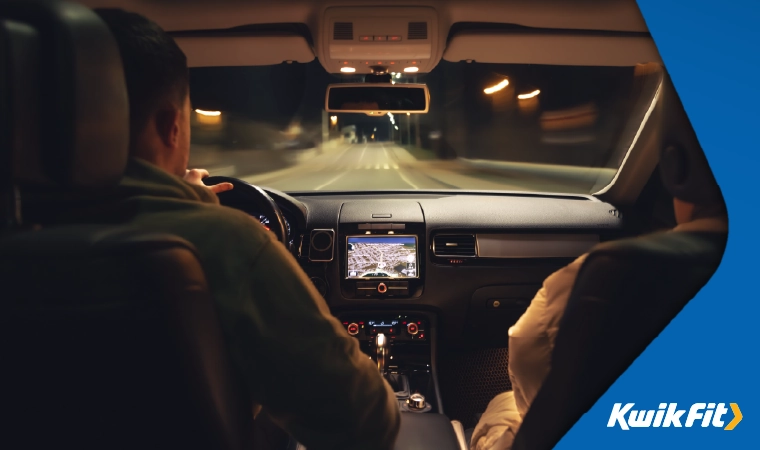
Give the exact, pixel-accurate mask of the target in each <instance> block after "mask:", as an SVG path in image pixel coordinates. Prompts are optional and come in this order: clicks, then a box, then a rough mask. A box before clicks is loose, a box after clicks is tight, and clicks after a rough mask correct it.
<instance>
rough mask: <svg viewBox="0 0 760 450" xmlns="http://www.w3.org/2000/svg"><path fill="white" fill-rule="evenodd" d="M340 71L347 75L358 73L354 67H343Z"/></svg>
mask: <svg viewBox="0 0 760 450" xmlns="http://www.w3.org/2000/svg"><path fill="white" fill-rule="evenodd" d="M340 71H341V72H345V73H353V72H356V69H354V68H353V67H341V68H340Z"/></svg>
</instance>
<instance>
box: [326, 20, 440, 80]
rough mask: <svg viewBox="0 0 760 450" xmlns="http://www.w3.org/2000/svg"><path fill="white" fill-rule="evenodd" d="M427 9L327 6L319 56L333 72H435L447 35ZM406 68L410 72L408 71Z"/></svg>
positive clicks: (330, 71)
mask: <svg viewBox="0 0 760 450" xmlns="http://www.w3.org/2000/svg"><path fill="white" fill-rule="evenodd" d="M438 22H439V21H438V13H437V11H436V10H435V9H433V8H428V7H394V6H378V7H333V8H328V9H326V10H325V14H324V17H323V26H322V30H323V31H322V33H321V34H320V37H321V39H320V42H319V43H318V44H319V45H318V48H319V54H320V58H319V60H320V61H321V62H322V65H323V66H324V67H325V70H327V72H329V73H341V72H343V73H363V74H367V73H371V72H372V70H371V68H372V67H373V66H381V67H384V68H386V69H387V71H388V72H430V71H431V70H432V69H433V67H435V66H436V64H438V61H440V58H441V53H442V47H443V39H444V38H445V37H444V36H442V34H441V33H440V28H439V23H438ZM405 69H406V70H405Z"/></svg>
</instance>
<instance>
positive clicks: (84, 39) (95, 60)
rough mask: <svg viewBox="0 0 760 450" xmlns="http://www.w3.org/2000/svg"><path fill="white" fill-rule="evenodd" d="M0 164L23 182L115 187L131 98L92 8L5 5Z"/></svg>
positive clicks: (0, 13) (0, 32) (28, 0)
mask: <svg viewBox="0 0 760 450" xmlns="http://www.w3.org/2000/svg"><path fill="white" fill-rule="evenodd" d="M0 73H2V75H0V77H2V78H0V157H1V158H2V159H1V160H0V166H2V167H4V169H0V170H4V171H5V172H6V173H2V174H0V176H6V177H5V178H4V179H3V182H6V181H9V182H10V183H12V184H15V185H19V186H35V187H36V186H46V187H52V188H56V189H61V188H81V187H100V186H107V185H110V184H115V183H117V182H118V181H119V179H120V178H121V176H122V175H123V173H124V169H125V168H126V162H127V156H128V148H129V100H128V97H127V88H126V83H125V81H124V73H123V69H122V65H121V57H120V55H119V48H118V46H117V45H116V41H115V40H114V38H113V36H112V35H111V33H110V31H109V29H108V27H107V26H106V24H105V23H104V22H103V21H101V20H100V18H99V17H98V16H97V15H96V14H95V13H94V12H92V11H91V10H89V9H88V8H86V7H84V6H82V5H78V4H74V3H67V2H58V1H44V0H16V1H13V0H11V1H2V2H0Z"/></svg>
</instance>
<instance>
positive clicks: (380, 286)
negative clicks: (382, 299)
mask: <svg viewBox="0 0 760 450" xmlns="http://www.w3.org/2000/svg"><path fill="white" fill-rule="evenodd" d="M377 292H379V293H381V294H385V293H386V292H388V286H386V285H385V283H380V284H378V285H377Z"/></svg>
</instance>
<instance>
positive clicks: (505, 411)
mask: <svg viewBox="0 0 760 450" xmlns="http://www.w3.org/2000/svg"><path fill="white" fill-rule="evenodd" d="M713 186H714V189H716V190H718V187H717V185H713ZM713 197H714V198H717V200H715V201H711V202H710V203H706V204H700V205H697V204H694V203H689V202H686V201H684V200H681V199H679V198H674V199H673V208H674V210H675V216H676V223H677V226H676V227H675V228H674V229H673V230H671V231H670V232H707V233H727V232H728V216H727V213H726V209H725V204H724V203H723V201H722V199H721V196H720V195H717V196H713ZM587 255H588V254H585V255H582V256H580V257H579V258H578V259H576V260H575V261H573V262H572V263H570V264H569V265H567V266H565V267H564V268H562V269H560V270H558V271H557V272H555V273H553V274H552V275H550V276H549V277H547V278H546V280H544V283H543V287H542V288H541V289H540V290H539V291H538V292H537V293H536V296H535V297H534V298H533V300H532V301H531V303H530V306H529V307H528V309H527V310H526V311H525V313H524V314H523V315H522V316H521V317H520V319H519V320H518V321H517V323H515V325H514V326H512V327H511V328H510V329H509V332H508V333H509V363H508V372H509V378H510V381H511V382H512V391H508V392H503V393H501V394H499V395H497V396H496V397H494V398H493V400H491V402H490V403H489V404H488V407H487V408H486V411H485V412H484V413H483V415H482V416H481V418H480V420H479V421H478V424H477V425H476V427H475V429H474V430H473V432H472V438H471V439H470V450H507V449H510V448H512V442H513V441H514V438H515V435H516V434H517V431H518V429H519V427H520V424H521V423H522V419H523V417H525V414H526V413H527V412H528V408H530V405H531V403H532V402H533V400H534V399H535V398H536V395H537V394H538V391H539V389H541V384H542V383H543V381H544V379H545V378H546V376H547V375H548V374H549V370H550V369H551V355H552V351H553V349H554V341H555V338H556V336H557V332H558V331H559V323H560V320H561V319H562V316H563V315H564V313H565V307H566V306H567V301H568V299H569V297H570V292H571V291H572V289H573V284H574V283H575V278H576V277H577V275H578V271H579V270H580V268H581V265H583V261H584V260H585V259H586V256H587ZM468 431H469V430H468Z"/></svg>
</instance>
